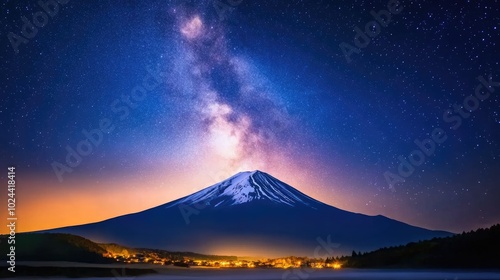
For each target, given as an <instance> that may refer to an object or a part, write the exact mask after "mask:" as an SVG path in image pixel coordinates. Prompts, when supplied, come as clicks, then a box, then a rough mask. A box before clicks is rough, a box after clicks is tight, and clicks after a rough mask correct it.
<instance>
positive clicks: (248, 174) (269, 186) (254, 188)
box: [169, 170, 321, 208]
mask: <svg viewBox="0 0 500 280" xmlns="http://www.w3.org/2000/svg"><path fill="white" fill-rule="evenodd" d="M252 201H270V202H273V203H280V204H286V205H288V206H292V207H293V206H295V205H303V206H309V207H312V208H315V207H313V205H314V204H317V203H321V202H319V201H317V200H314V199H312V198H311V197H309V196H307V195H305V194H303V193H301V192H300V191H298V190H296V189H294V188H293V187H291V186H289V185H287V184H285V183H283V182H281V181H280V180H278V179H276V178H274V177H272V176H271V175H269V174H267V173H264V172H262V171H259V170H256V171H245V172H240V173H237V174H236V175H233V176H232V177H230V178H228V179H226V180H224V181H222V182H220V183H217V184H215V185H212V186H210V187H207V188H205V189H203V190H201V191H199V192H196V193H194V194H192V195H189V196H186V197H184V198H181V199H179V200H177V201H175V203H172V204H171V205H169V206H170V207H172V206H175V205H179V204H188V205H189V204H196V203H201V204H205V205H207V206H208V205H210V206H213V207H220V206H230V205H238V204H243V203H249V202H252Z"/></svg>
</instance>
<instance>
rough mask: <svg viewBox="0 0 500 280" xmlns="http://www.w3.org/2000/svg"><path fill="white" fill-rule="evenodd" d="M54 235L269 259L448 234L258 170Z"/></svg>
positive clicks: (368, 247) (341, 251)
mask: <svg viewBox="0 0 500 280" xmlns="http://www.w3.org/2000/svg"><path fill="white" fill-rule="evenodd" d="M51 232H64V233H72V234H76V235H80V236H84V237H86V238H89V239H91V240H94V241H96V242H100V243H113V242H114V243H120V244H124V245H127V246H131V247H143V248H158V249H168V250H176V251H196V252H203V253H209V254H226V255H235V254H236V255H245V256H259V255H260V256H269V257H274V256H282V255H291V254H292V255H306V256H313V255H314V254H315V253H314V252H315V250H316V249H317V247H318V246H320V244H323V245H324V244H325V242H326V241H327V240H330V242H331V243H335V244H339V245H340V246H339V247H338V248H337V247H336V248H327V249H328V250H329V251H328V252H329V253H332V254H335V255H340V254H347V253H350V252H351V251H352V250H356V251H360V250H361V251H369V250H374V249H378V248H381V247H387V246H393V245H399V244H405V243H408V242H412V241H418V240H424V239H429V238H433V237H442V236H448V235H450V233H447V232H441V231H430V230H427V229H423V228H418V227H414V226H410V225H407V224H404V223H401V222H398V221H395V220H392V219H389V218H386V217H383V216H367V215H362V214H356V213H351V212H347V211H344V210H340V209H338V208H335V207H332V206H329V205H327V204H324V203H322V202H319V201H317V200H315V199H313V198H311V197H309V196H307V195H305V194H303V193H301V192H299V191H298V190H296V189H294V188H293V187H291V186H289V185H287V184H285V183H283V182H281V181H280V180H278V179H276V178H274V177H272V176H270V175H268V174H266V173H264V172H260V171H254V172H241V173H238V174H236V175H234V176H232V177H231V178H229V179H227V180H225V181H223V182H220V183H218V184H215V185H213V186H210V187H208V188H206V189H204V190H201V191H199V192H196V193H194V194H192V195H190V196H187V197H184V198H181V199H178V200H175V201H172V202H170V203H167V204H164V205H160V206H157V207H155V208H151V209H149V210H146V211H143V212H139V213H135V214H130V215H125V216H120V217H117V218H113V219H109V220H106V221H102V222H99V223H93V224H87V225H81V226H73V227H66V228H60V229H55V230H51ZM318 240H323V242H321V241H318ZM327 243H328V242H327ZM320 249H321V247H320ZM332 250H333V251H332ZM325 252H327V251H326V250H325V249H322V250H321V254H322V255H324V254H325Z"/></svg>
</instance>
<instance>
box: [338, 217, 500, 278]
mask: <svg viewBox="0 0 500 280" xmlns="http://www.w3.org/2000/svg"><path fill="white" fill-rule="evenodd" d="M343 261H345V262H346V263H345V264H344V267H352V268H375V267H376V268H390V267H398V268H497V269H500V224H498V225H494V226H492V227H490V228H489V229H478V230H476V231H471V232H467V233H462V234H457V235H454V236H451V237H445V238H434V239H431V240H426V241H421V242H418V243H408V244H407V245H405V246H398V247H390V248H383V249H379V250H376V251H373V252H369V253H365V254H357V253H354V252H353V255H352V256H351V257H346V258H343Z"/></svg>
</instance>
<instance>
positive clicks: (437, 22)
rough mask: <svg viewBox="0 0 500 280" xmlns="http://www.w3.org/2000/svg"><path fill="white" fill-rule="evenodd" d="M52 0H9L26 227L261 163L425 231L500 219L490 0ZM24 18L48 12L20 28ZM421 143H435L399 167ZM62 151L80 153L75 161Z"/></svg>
mask: <svg viewBox="0 0 500 280" xmlns="http://www.w3.org/2000/svg"><path fill="white" fill-rule="evenodd" d="M42 1H43V2H50V1H49V0H42ZM60 2H61V3H64V2H67V4H64V5H63V4H57V7H58V8H57V10H56V11H54V7H55V6H54V5H52V6H50V7H48V8H47V9H49V10H50V9H52V15H49V16H46V18H44V16H43V13H39V12H40V11H44V9H43V8H42V7H41V6H39V5H38V4H37V1H34V0H30V1H22V2H21V1H13V0H11V1H9V0H7V1H3V2H2V4H0V5H1V12H0V18H1V22H2V24H1V29H0V30H1V31H0V34H1V38H2V39H1V42H2V44H1V46H0V60H1V62H2V71H1V72H0V81H1V83H0V89H1V98H2V102H1V103H0V122H1V123H0V124H1V127H0V128H1V131H2V132H1V133H0V143H1V147H0V153H1V158H2V168H6V167H7V166H10V165H15V166H16V167H17V169H16V171H17V200H18V202H17V208H18V210H17V211H18V213H19V230H21V231H30V230H37V229H44V228H53V227H59V226H65V225H73V224H81V223H87V222H92V221H98V220H102V219H105V218H110V217H114V216H117V215H122V214H126V213H131V212H136V211H140V210H144V209H147V208H150V207H153V206H156V205H159V204H163V203H166V202H169V201H171V200H173V199H176V198H179V197H181V196H184V195H188V194H190V193H192V192H194V191H197V190H200V189H202V188H204V187H207V186H209V185H211V184H213V183H216V182H218V181H221V180H223V179H225V178H227V177H230V176H231V175H233V174H234V173H236V172H238V171H244V170H256V169H259V170H262V171H264V172H267V173H269V174H271V175H273V176H275V177H277V178H279V179H281V180H282V181H284V182H287V183H289V184H291V185H292V186H294V187H295V188H297V189H299V190H301V191H302V192H304V193H306V194H308V195H310V196H312V197H314V198H316V199H318V200H321V201H323V202H325V203H328V204H331V205H333V206H336V207H339V208H342V209H345V210H348V211H353V212H360V213H365V214H370V215H378V214H382V215H385V216H388V217H390V218H394V219H398V220H401V221H403V222H407V223H410V224H414V225H417V226H422V227H426V228H431V229H442V230H449V231H453V232H462V231H464V230H471V229H476V228H478V227H487V226H490V225H492V224H494V223H498V222H500V208H499V207H498V201H499V200H500V172H499V171H500V109H499V105H500V103H499V101H500V98H499V95H500V84H498V83H497V81H498V82H500V65H499V61H500V55H499V54H500V52H499V51H498V50H499V43H500V36H499V35H500V34H499V32H500V26H499V24H500V17H499V10H500V3H498V2H497V1H460V4H454V3H451V2H445V1H426V2H425V3H420V2H419V1H404V0H402V1H401V2H399V5H397V3H396V4H394V3H392V6H391V1H385V0H384V1H266V2H264V1H251V0H242V1H236V0H231V1H226V0H220V1H205V2H201V1H165V0H161V1H155V0H152V1H110V0H109V1H76V0H70V1H67V0H66V1H62V0H61V1H60ZM214 3H215V5H214ZM388 3H389V6H390V8H392V12H393V13H392V14H391V20H390V22H389V21H387V19H386V22H384V23H383V24H374V23H373V22H372V21H373V20H374V17H373V15H371V14H370V12H371V11H372V10H373V11H375V13H378V12H379V11H380V10H388V9H389V8H388ZM37 13H38V14H37ZM387 13H388V12H385V14H384V13H382V14H384V15H387ZM34 15H38V17H37V19H35V21H37V22H38V24H39V25H41V26H43V27H38V28H37V30H38V31H37V32H36V34H33V33H34V32H33V30H32V29H30V27H27V28H24V29H26V30H24V31H23V25H25V21H29V22H31V23H32V22H33V16H34ZM22 17H25V18H26V20H23V18H22ZM382 17H383V16H382ZM44 20H45V21H46V24H45V25H43V23H44V22H43V21H44ZM382 21H383V19H382ZM370 22H372V23H370ZM31 23H30V24H31ZM383 25H386V26H383ZM355 27H359V28H360V31H359V32H363V35H362V36H358V40H357V41H356V42H355V36H356V35H357V34H358V35H359V33H356V31H355ZM365 27H366V30H365ZM23 32H24V33H25V34H24V35H23V34H22V33H23ZM365 32H368V33H371V35H374V37H373V38H370V37H368V36H367V35H366V34H364V33H365ZM377 33H378V34H377ZM27 37H31V38H27ZM366 39H368V40H369V41H367V40H366ZM11 41H12V42H11ZM356 43H357V44H356ZM357 45H358V46H357ZM341 46H343V47H341ZM16 49H17V52H16ZM344 52H346V53H347V54H345V53H344ZM481 77H482V78H481ZM489 77H491V80H489V79H490V78H489ZM488 85H489V86H488ZM478 87H479V88H478ZM464 102H465V105H464ZM454 104H455V105H454ZM98 129H101V130H98ZM89 135H90V136H89ZM87 137H88V138H87ZM86 139H89V140H86ZM424 139H434V140H428V141H427V142H425V140H424ZM415 140H417V142H422V141H424V143H427V148H429V149H428V150H427V151H422V150H420V151H417V152H416V153H413V154H412V156H413V157H412V158H410V159H409V161H408V163H407V164H403V165H404V166H403V167H402V168H400V169H401V170H400V171H401V172H399V171H398V166H399V165H400V162H401V161H400V159H398V157H404V158H406V160H405V162H406V161H407V160H408V156H409V155H410V153H412V152H413V151H414V150H418V149H419V147H418V145H417V144H416V143H415ZM430 141H432V142H430ZM437 142H441V143H437ZM80 143H81V144H80ZM432 146H434V148H433V149H431V148H432ZM89 147H90V149H91V151H90V150H89ZM68 149H69V150H70V151H73V152H74V151H76V152H78V151H77V150H78V149H80V152H81V153H83V154H86V155H83V156H81V157H80V160H78V158H76V157H74V156H69V162H67V155H68V153H69V152H68ZM423 149H424V150H425V148H423ZM424 152H428V155H427V154H425V153H424ZM422 156H423V157H422ZM410 161H413V163H414V164H412V163H411V162H410ZM422 161H423V163H422ZM70 164H71V165H72V166H70ZM409 164H412V165H415V167H414V170H411V169H413V167H411V166H409ZM411 171H413V172H411ZM6 173H7V170H6V169H5V172H2V174H0V176H1V178H2V180H4V181H5V177H6ZM389 173H390V174H389ZM409 173H411V174H409ZM388 179H389V181H390V182H392V184H390V183H389V182H388ZM403 179H404V182H402V180H403ZM6 196H7V192H6V191H5V192H2V193H0V198H2V200H3V198H6ZM4 212H6V211H3V210H2V214H1V215H2V216H1V217H4V215H6V213H4ZM2 231H5V229H2Z"/></svg>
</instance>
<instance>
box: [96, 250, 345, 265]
mask: <svg viewBox="0 0 500 280" xmlns="http://www.w3.org/2000/svg"><path fill="white" fill-rule="evenodd" d="M162 255H163V256H162ZM104 256H105V257H107V258H112V259H114V260H115V261H117V262H121V263H130V264H133V263H138V264H139V263H143V264H157V265H173V266H179V267H196V266H199V267H215V268H217V267H219V268H299V267H309V268H331V269H340V268H341V267H342V265H341V263H340V261H339V259H334V258H331V259H329V258H327V259H326V260H325V259H312V258H307V257H287V258H277V259H267V260H258V261H247V260H227V259H221V260H214V259H211V260H208V259H193V258H189V257H182V258H179V257H177V258H171V257H170V258H169V257H167V256H165V255H164V254H161V253H155V252H144V253H136V254H129V253H128V252H121V253H110V252H108V253H106V254H105V255H104Z"/></svg>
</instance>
